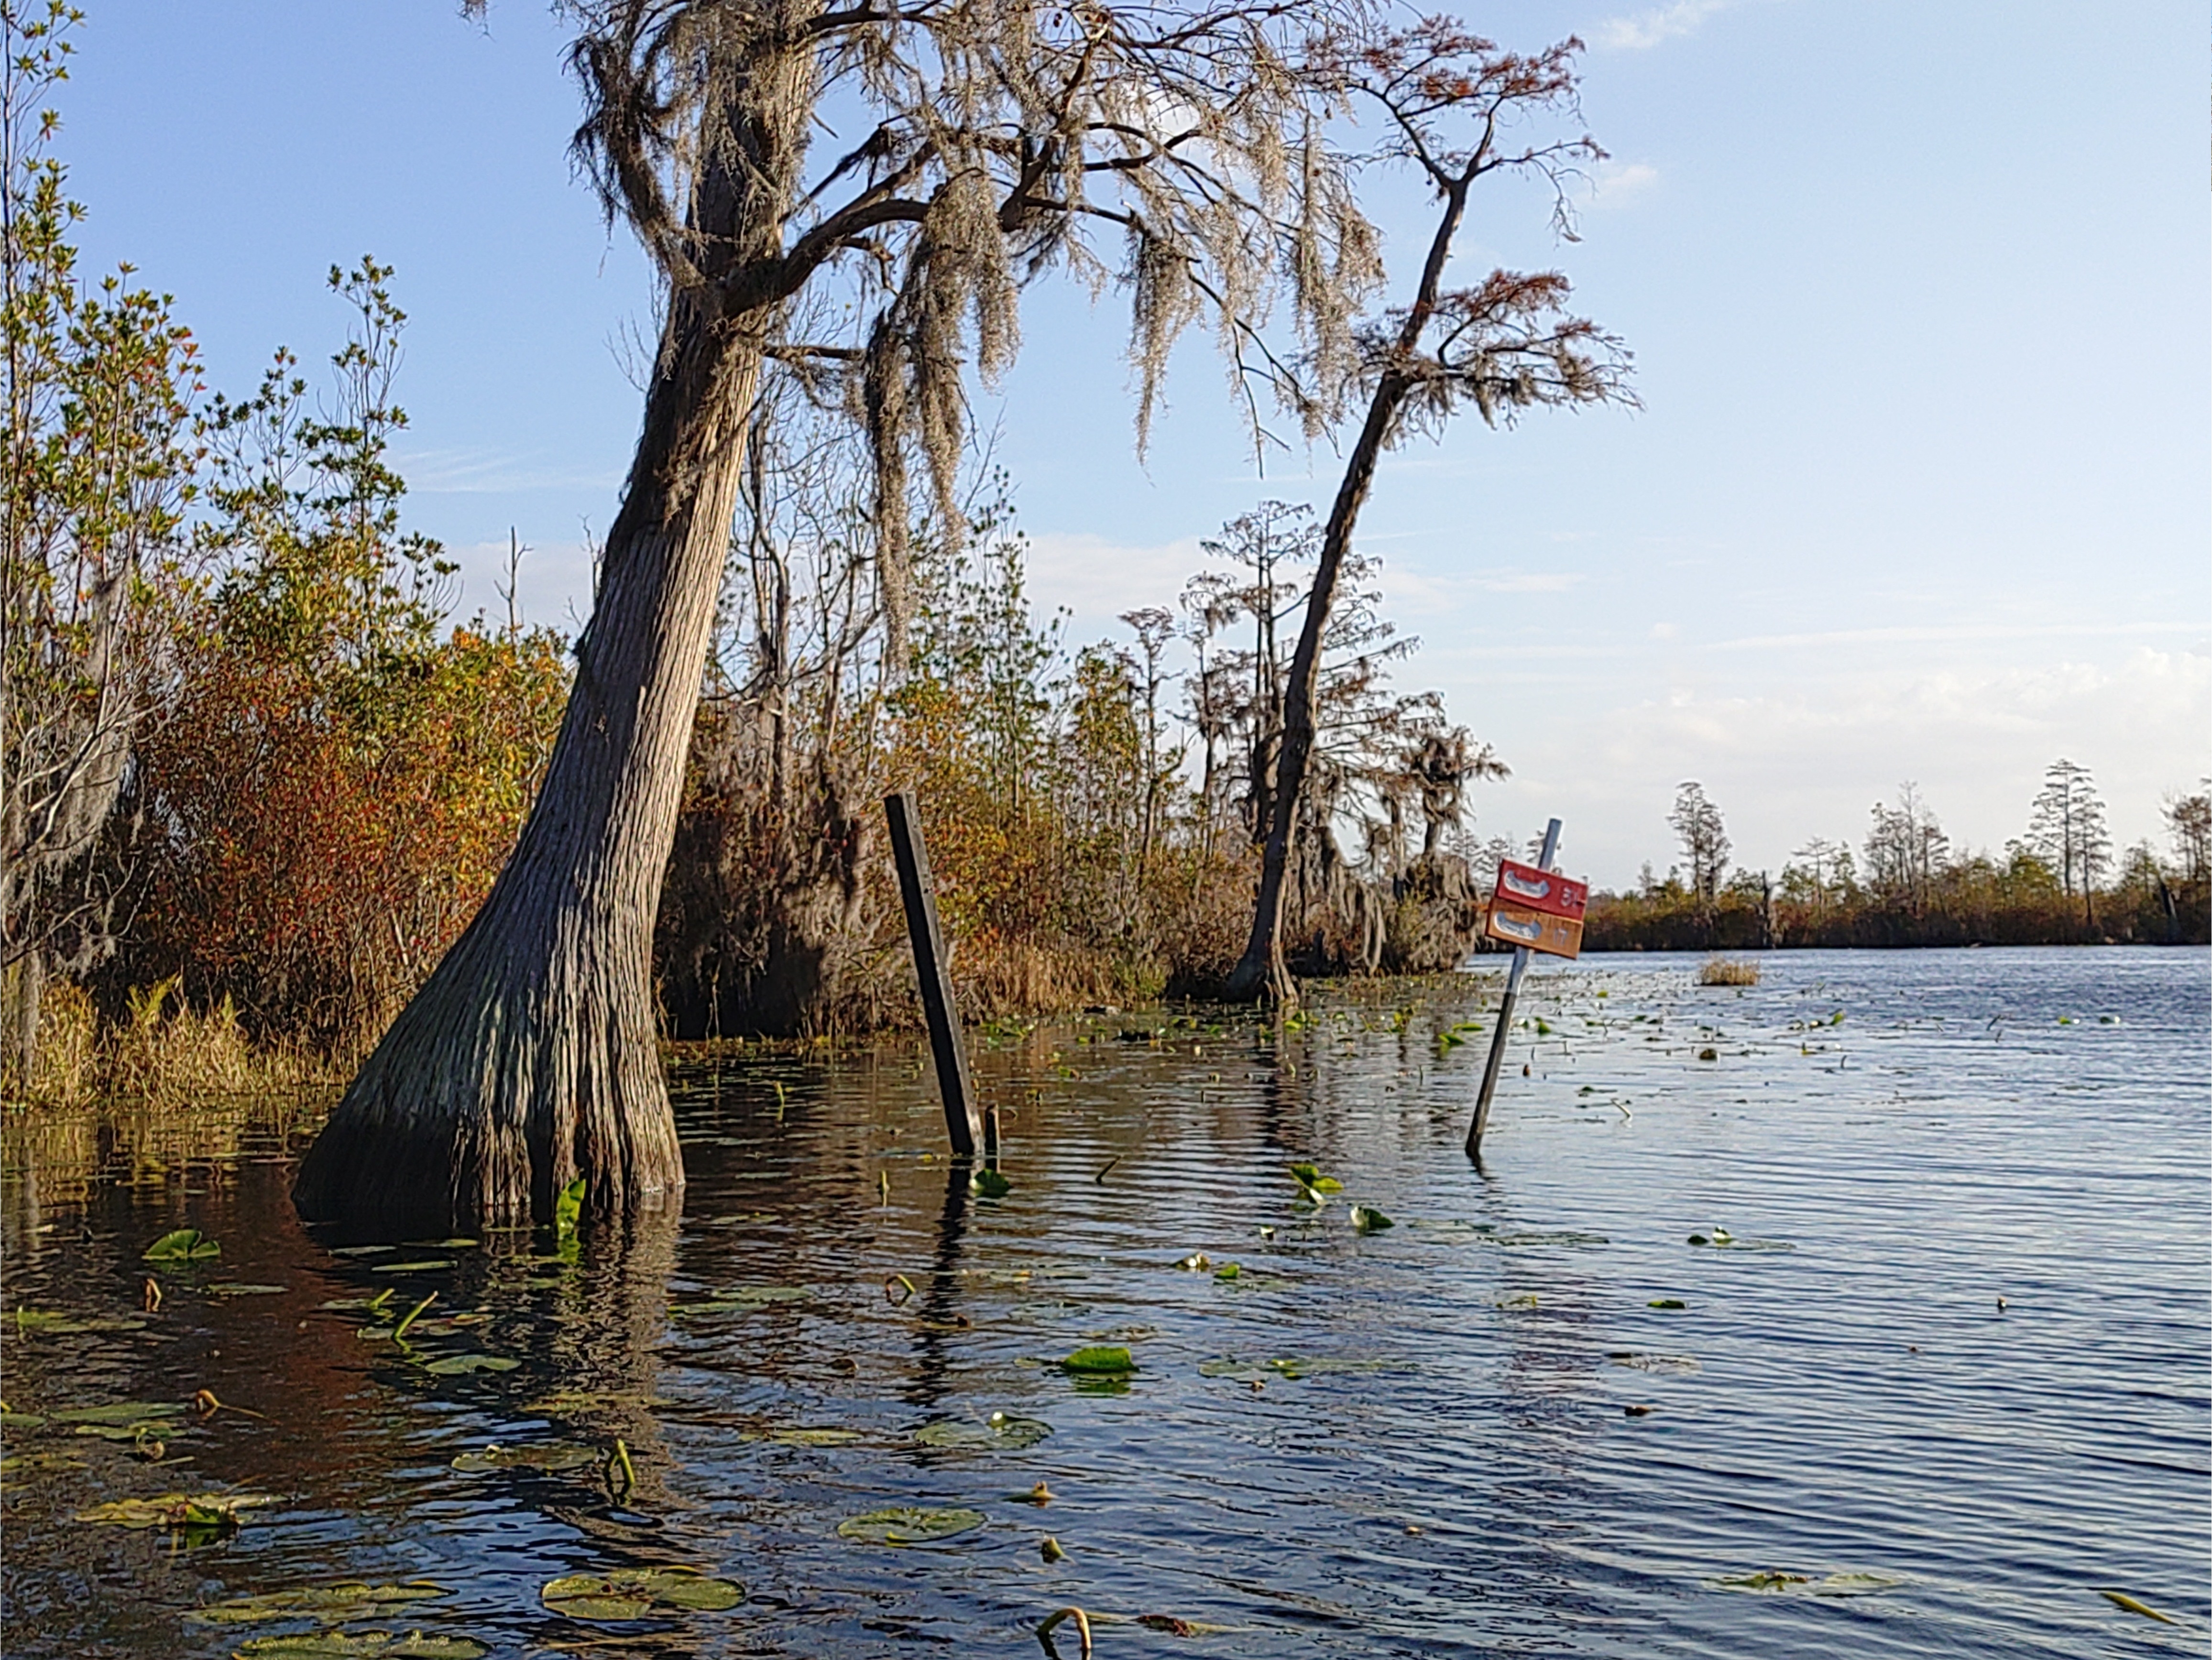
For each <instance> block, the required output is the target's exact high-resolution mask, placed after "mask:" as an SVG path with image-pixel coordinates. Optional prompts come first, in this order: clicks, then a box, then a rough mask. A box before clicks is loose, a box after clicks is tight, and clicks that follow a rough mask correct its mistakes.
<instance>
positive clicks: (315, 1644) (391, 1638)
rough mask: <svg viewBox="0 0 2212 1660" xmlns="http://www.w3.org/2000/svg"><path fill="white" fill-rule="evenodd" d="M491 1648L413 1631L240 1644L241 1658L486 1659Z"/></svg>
mask: <svg viewBox="0 0 2212 1660" xmlns="http://www.w3.org/2000/svg"><path fill="white" fill-rule="evenodd" d="M490 1652H491V1651H490V1650H489V1648H487V1647H486V1646H485V1645H483V1644H482V1643H479V1642H477V1639H475V1638H473V1637H443V1636H435V1635H432V1634H430V1633H424V1632H419V1631H410V1632H409V1633H407V1634H406V1635H405V1636H404V1637H403V1636H397V1635H395V1634H393V1633H391V1632H388V1631H364V1632H356V1633H350V1634H349V1633H345V1632H340V1631H314V1632H301V1633H293V1634H290V1635H286V1636H277V1637H250V1638H248V1639H246V1641H245V1642H243V1643H241V1644H240V1645H239V1646H238V1649H237V1651H236V1654H237V1660H356V1657H357V1660H482V1657H483V1656H484V1655H487V1654H489V1653H490Z"/></svg>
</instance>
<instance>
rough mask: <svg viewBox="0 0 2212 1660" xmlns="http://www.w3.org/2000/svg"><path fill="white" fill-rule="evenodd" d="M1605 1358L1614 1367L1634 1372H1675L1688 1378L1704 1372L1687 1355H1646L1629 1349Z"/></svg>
mask: <svg viewBox="0 0 2212 1660" xmlns="http://www.w3.org/2000/svg"><path fill="white" fill-rule="evenodd" d="M1605 1358H1606V1359H1608V1360H1610V1361H1612V1362H1613V1365H1616V1366H1626V1367H1627V1368H1629V1370H1630V1371H1653V1372H1673V1373H1676V1374H1678V1375H1683V1376H1686V1375H1687V1374H1689V1373H1691V1372H1693V1371H1702V1370H1703V1368H1701V1367H1700V1366H1699V1365H1698V1363H1697V1362H1696V1361H1695V1360H1694V1359H1691V1357H1690V1356H1688V1355H1686V1354H1644V1353H1635V1352H1632V1351H1631V1350H1628V1349H1615V1350H1613V1352H1612V1353H1608V1354H1607V1356H1606V1357H1605Z"/></svg>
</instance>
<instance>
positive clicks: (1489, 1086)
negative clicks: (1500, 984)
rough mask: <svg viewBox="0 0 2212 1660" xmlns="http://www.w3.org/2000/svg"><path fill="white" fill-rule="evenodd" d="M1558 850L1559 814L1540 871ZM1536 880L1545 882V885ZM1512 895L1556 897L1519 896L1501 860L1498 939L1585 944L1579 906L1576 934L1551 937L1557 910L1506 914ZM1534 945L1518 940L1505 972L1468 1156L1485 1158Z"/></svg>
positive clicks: (1558, 950) (1515, 909)
mask: <svg viewBox="0 0 2212 1660" xmlns="http://www.w3.org/2000/svg"><path fill="white" fill-rule="evenodd" d="M1557 852H1559V820H1558V819H1556V818H1554V819H1553V820H1552V822H1551V823H1550V824H1547V825H1546V826H1545V827H1544V850H1543V851H1542V852H1541V853H1540V854H1537V855H1536V868H1537V870H1538V871H1540V872H1549V871H1550V870H1551V868H1552V856H1553V854H1556V853H1557ZM1523 885H1524V886H1525V885H1526V884H1523ZM1537 886H1540V887H1541V886H1543V885H1541V884H1539V885H1537ZM1577 887H1579V884H1577ZM1510 897H1535V898H1537V899H1540V900H1541V899H1545V898H1548V897H1551V896H1550V894H1549V893H1548V891H1547V892H1541V893H1535V894H1534V895H1533V896H1518V895H1516V886H1515V885H1514V884H1513V883H1512V880H1511V879H1510V877H1509V875H1508V873H1507V869H1506V866H1504V865H1503V864H1501V865H1500V866H1498V889H1497V892H1496V894H1495V895H1494V896H1493V897H1492V901H1491V911H1492V921H1491V923H1490V924H1489V925H1488V926H1487V927H1486V929H1485V932H1486V933H1490V934H1491V936H1492V938H1493V939H1496V938H1506V939H1528V940H1529V941H1530V942H1531V944H1532V945H1534V949H1536V950H1539V951H1548V952H1553V953H1554V954H1557V955H1559V956H1566V957H1571V956H1573V955H1574V954H1575V952H1577V951H1579V950H1580V949H1581V947H1582V920H1581V916H1580V914H1579V907H1578V906H1577V915H1576V916H1575V917H1574V919H1573V930H1574V932H1573V937H1572V939H1571V941H1565V940H1562V939H1548V938H1547V937H1546V931H1545V927H1544V925H1545V924H1546V923H1547V922H1550V921H1553V915H1555V910H1554V908H1553V907H1547V910H1546V911H1544V912H1534V911H1529V910H1526V909H1523V908H1522V906H1520V905H1510V910H1509V911H1508V913H1507V915H1505V916H1504V918H1502V919H1501V918H1500V917H1499V915H1498V909H1499V907H1500V906H1501V905H1506V904H1509V903H1510ZM1524 918H1525V919H1526V920H1525V921H1524ZM1529 950H1530V946H1528V945H1516V946H1514V948H1513V968H1512V971H1511V972H1510V973H1509V974H1508V975H1507V976H1505V995H1504V999H1503V1000H1500V1001H1499V1003H1498V1029H1497V1030H1496V1031H1493V1032H1492V1033H1491V1034H1490V1059H1489V1060H1488V1061H1486V1063H1485V1064H1484V1066H1483V1068H1482V1091H1481V1093H1480V1094H1479V1095H1477V1096H1476V1097H1475V1098H1474V1123H1473V1124H1471V1125H1469V1126H1468V1132H1467V1156H1468V1158H1477V1159H1479V1158H1481V1157H1482V1132H1483V1130H1484V1129H1485V1128H1486V1127H1487V1126H1488V1124H1489V1122H1490V1098H1491V1095H1492V1092H1493V1091H1495V1090H1496V1089H1497V1088H1498V1068H1499V1067H1502V1066H1503V1065H1504V1064H1505V1034H1506V1033H1507V1031H1510V1029H1511V1027H1512V1025H1513V1000H1514V999H1515V998H1516V997H1517V996H1519V995H1520V992H1521V976H1522V975H1523V974H1524V973H1526V972H1527V971H1528V952H1529Z"/></svg>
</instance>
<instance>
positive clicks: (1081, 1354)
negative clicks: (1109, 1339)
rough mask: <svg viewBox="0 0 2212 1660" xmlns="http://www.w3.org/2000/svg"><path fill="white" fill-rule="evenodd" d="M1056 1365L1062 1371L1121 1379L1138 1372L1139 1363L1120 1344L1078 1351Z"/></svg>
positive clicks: (1097, 1346) (1096, 1345)
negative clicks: (1128, 1373)
mask: <svg viewBox="0 0 2212 1660" xmlns="http://www.w3.org/2000/svg"><path fill="white" fill-rule="evenodd" d="M1054 1364H1055V1365H1058V1366H1059V1367H1060V1370H1061V1371H1072V1372H1075V1373H1078V1374H1081V1375H1087V1376H1091V1377H1119V1376H1121V1375H1122V1374H1124V1373H1127V1372H1133V1371H1136V1370H1137V1363H1136V1361H1135V1360H1134V1359H1132V1358H1131V1357H1130V1354H1129V1351H1128V1350H1127V1349H1126V1348H1123V1347H1120V1346H1119V1345H1118V1344H1105V1343H1096V1344H1092V1345H1091V1346H1089V1347H1085V1348H1079V1349H1078V1350H1076V1351H1075V1353H1073V1354H1071V1355H1068V1356H1067V1357H1066V1359H1062V1360H1059V1361H1056V1362H1055V1363H1054Z"/></svg>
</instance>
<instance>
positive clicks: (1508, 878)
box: [1498, 865, 1552, 900]
mask: <svg viewBox="0 0 2212 1660" xmlns="http://www.w3.org/2000/svg"><path fill="white" fill-rule="evenodd" d="M1498 886H1499V887H1500V888H1501V889H1503V890H1504V891H1505V892H1507V893H1510V894H1511V895H1512V896H1513V897H1515V898H1516V899H1532V900H1533V899H1542V898H1545V897H1547V896H1548V895H1549V894H1550V893H1551V891H1552V879H1551V878H1549V877H1548V876H1546V877H1539V878H1538V879H1536V880H1534V881H1533V882H1532V881H1530V880H1529V879H1528V878H1527V877H1525V876H1522V874H1521V873H1519V872H1517V871H1516V870H1515V869H1514V868H1513V867H1512V866H1510V865H1507V866H1501V867H1500V869H1499V870H1498Z"/></svg>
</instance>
